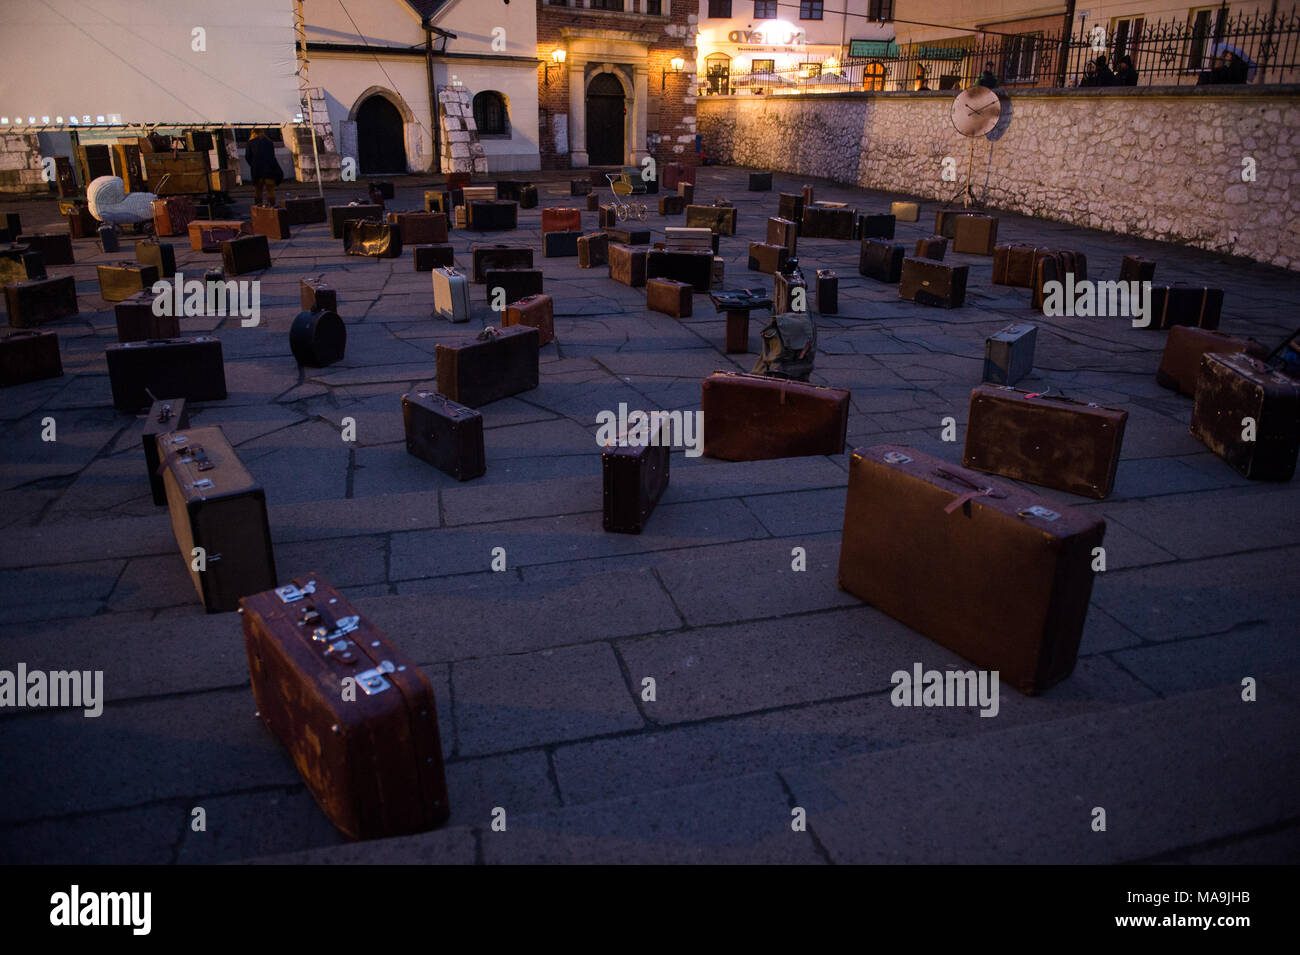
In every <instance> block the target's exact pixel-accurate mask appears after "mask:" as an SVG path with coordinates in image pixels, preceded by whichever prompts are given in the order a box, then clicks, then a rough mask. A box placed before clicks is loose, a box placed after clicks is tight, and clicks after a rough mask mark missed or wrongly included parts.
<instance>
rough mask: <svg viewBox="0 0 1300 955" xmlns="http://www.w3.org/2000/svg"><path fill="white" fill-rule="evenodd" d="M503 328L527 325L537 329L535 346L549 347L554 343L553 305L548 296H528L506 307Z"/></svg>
mask: <svg viewBox="0 0 1300 955" xmlns="http://www.w3.org/2000/svg"><path fill="white" fill-rule="evenodd" d="M501 325H502V327H503V328H511V327H513V326H515V325H527V326H528V327H529V328H535V329H537V335H538V339H537V344H538V345H549V344H550V343H551V342H553V341H555V303H554V302H552V301H551V297H550V296H549V295H544V294H543V295H529V296H527V297H525V298H521V299H519V300H518V301H515V302H511V303H510V304H509V305H508V306H507V307H506V315H505V321H503V322H502V323H501Z"/></svg>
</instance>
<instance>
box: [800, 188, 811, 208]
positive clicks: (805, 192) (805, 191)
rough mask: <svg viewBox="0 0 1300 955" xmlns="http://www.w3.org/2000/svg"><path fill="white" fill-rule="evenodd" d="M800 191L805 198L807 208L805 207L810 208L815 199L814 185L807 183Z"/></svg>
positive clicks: (804, 203)
mask: <svg viewBox="0 0 1300 955" xmlns="http://www.w3.org/2000/svg"><path fill="white" fill-rule="evenodd" d="M799 192H800V195H801V197H802V198H803V205H804V208H805V209H806V208H808V207H809V206H810V205H812V204H813V202H814V199H813V187H812V186H808V185H805V186H804V187H803V188H802V189H801V190H799Z"/></svg>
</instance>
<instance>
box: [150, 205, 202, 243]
mask: <svg viewBox="0 0 1300 955" xmlns="http://www.w3.org/2000/svg"><path fill="white" fill-rule="evenodd" d="M194 217H195V211H194V200H193V199H191V198H190V197H189V196H168V197H167V198H165V199H155V200H153V231H154V235H159V236H164V237H165V236H169V235H185V234H186V232H188V231H189V228H190V223H191V222H193V221H194Z"/></svg>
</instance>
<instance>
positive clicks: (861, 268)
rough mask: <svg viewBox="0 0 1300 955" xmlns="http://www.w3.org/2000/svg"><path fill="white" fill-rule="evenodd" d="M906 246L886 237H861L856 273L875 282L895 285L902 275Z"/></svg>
mask: <svg viewBox="0 0 1300 955" xmlns="http://www.w3.org/2000/svg"><path fill="white" fill-rule="evenodd" d="M906 257H907V247H906V246H904V245H903V244H902V243H898V242H890V241H888V240H886V239H863V240H862V248H861V249H860V250H859V251H858V274H859V275H864V276H866V277H867V278H869V279H875V280H876V281H877V282H888V283H889V284H890V285H897V284H898V281H899V279H900V278H902V275H903V259H905V258H906Z"/></svg>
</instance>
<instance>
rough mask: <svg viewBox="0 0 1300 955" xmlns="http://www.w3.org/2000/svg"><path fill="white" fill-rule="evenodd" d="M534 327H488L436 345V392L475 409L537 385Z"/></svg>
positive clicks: (538, 343) (538, 338) (536, 344)
mask: <svg viewBox="0 0 1300 955" xmlns="http://www.w3.org/2000/svg"><path fill="white" fill-rule="evenodd" d="M540 347H541V339H540V337H539V335H538V332H537V329H535V328H530V327H529V326H527V325H516V326H513V327H511V328H502V329H496V328H492V327H491V326H489V327H488V328H485V329H483V331H482V332H480V333H479V334H478V335H477V336H476V337H474V338H465V339H460V340H459V341H453V342H448V343H443V342H439V343H438V344H437V346H436V348H435V357H436V361H437V366H438V391H439V392H441V393H442V394H444V395H446V396H447V397H448V398H450V399H451V400H452V401H457V402H460V403H461V404H463V405H469V406H470V407H471V408H478V407H481V406H483V405H486V404H489V403H491V402H493V401H497V400H499V399H501V398H509V397H510V396H511V395H517V394H519V393H520V392H523V391H531V390H532V389H534V388H536V387H537V381H538V367H537V363H538V349H539V348H540Z"/></svg>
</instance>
